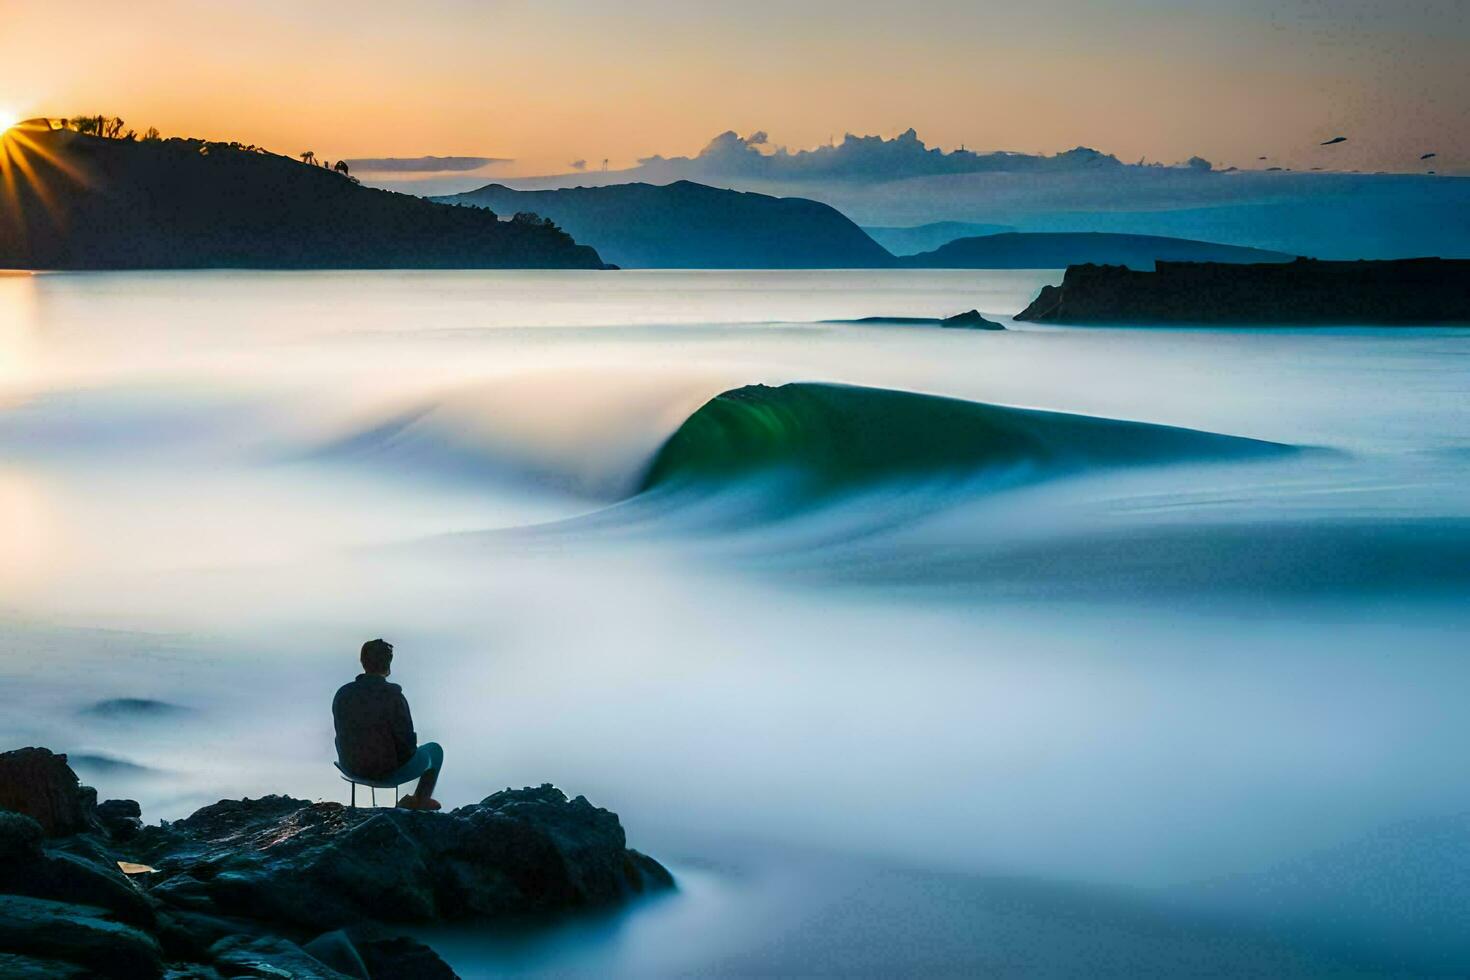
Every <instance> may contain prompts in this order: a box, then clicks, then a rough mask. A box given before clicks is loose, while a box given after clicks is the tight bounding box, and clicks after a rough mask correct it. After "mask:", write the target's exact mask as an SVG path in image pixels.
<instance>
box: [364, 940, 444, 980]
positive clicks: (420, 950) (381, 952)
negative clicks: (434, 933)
mask: <svg viewBox="0 0 1470 980" xmlns="http://www.w3.org/2000/svg"><path fill="white" fill-rule="evenodd" d="M356 945H357V951H358V953H360V954H361V955H362V960H363V962H364V963H365V964H366V965H367V971H368V976H370V977H371V978H372V980H459V974H457V973H455V972H454V970H452V969H450V967H449V964H448V963H445V962H444V961H443V960H442V959H440V958H439V954H438V953H436V952H434V951H433V950H432V949H430V948H429V947H427V946H425V945H424V944H423V943H421V942H419V941H418V940H416V939H409V938H408V937H406V936H398V937H395V938H392V939H365V940H358V941H357V943H356Z"/></svg>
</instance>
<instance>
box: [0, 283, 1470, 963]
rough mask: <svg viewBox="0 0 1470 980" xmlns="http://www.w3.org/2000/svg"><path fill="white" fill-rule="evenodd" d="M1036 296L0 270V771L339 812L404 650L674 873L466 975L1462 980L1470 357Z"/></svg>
mask: <svg viewBox="0 0 1470 980" xmlns="http://www.w3.org/2000/svg"><path fill="white" fill-rule="evenodd" d="M1058 281H1060V272H1059V271H1056V270H1040V271H1022V272H1011V271H1006V272H973V271H953V272H951V271H936V272H920V271H900V272H885V271H853V272H728V273H726V272H662V271H658V272H655V271H649V272H616V273H594V272H586V273H584V272H437V271H435V272H400V273H394V272H341V273H327V272H309V273H274V272H271V273H267V272H177V273H115V274H43V275H34V276H32V275H6V276H0V678H3V688H0V690H3V692H4V694H3V707H4V710H3V712H0V746H3V747H5V748H9V747H18V746H21V745H45V746H48V747H50V748H52V749H55V750H57V751H65V752H68V753H70V755H71V758H72V762H73V765H74V766H75V768H76V769H77V770H78V772H79V773H80V775H81V776H82V777H83V780H84V781H85V782H87V783H89V784H90V785H94V786H96V787H97V788H98V791H99V795H100V796H101V798H104V799H106V798H113V797H127V798H133V799H137V800H139V801H140V802H141V803H142V805H143V810H144V816H145V819H147V820H150V821H153V820H158V819H175V818H178V817H181V816H184V815H187V814H188V813H190V812H192V811H193V810H194V809H196V808H197V807H199V806H202V805H204V804H206V803H210V802H213V801H214V800H217V799H220V798H222V797H240V796H245V795H248V796H259V795H263V794H266V793H273V792H275V793H290V794H292V795H295V796H300V797H304V798H308V799H327V800H341V801H344V802H345V800H346V797H347V788H346V786H345V784H343V783H341V782H340V781H339V780H338V779H337V777H336V773H335V771H334V770H333V769H332V767H331V760H332V757H333V753H332V747H331V741H332V733H331V717H330V710H329V707H330V701H331V696H332V693H333V691H334V690H335V689H336V687H337V686H338V685H339V684H341V683H343V682H345V681H346V680H349V679H351V677H352V676H353V675H354V674H355V673H356V672H357V665H356V653H357V648H358V646H359V645H360V644H361V643H362V641H363V640H365V639H369V638H372V637H376V636H383V637H386V638H388V639H390V640H391V641H392V642H393V643H394V644H395V645H396V648H397V657H396V659H395V663H394V672H393V680H394V681H396V682H398V683H400V684H402V685H403V686H404V689H405V692H406V693H407V695H408V697H409V699H410V701H411V703H412V705H413V708H414V714H415V721H416V724H417V728H418V731H419V733H420V737H421V738H425V739H430V738H432V739H434V740H436V741H439V742H440V743H442V744H443V745H444V746H445V749H446V756H447V761H446V766H445V772H444V776H443V779H442V781H441V783H440V790H439V793H438V796H439V798H440V799H441V800H443V801H444V803H445V805H446V806H455V805H461V804H465V803H470V802H475V801H478V800H479V799H481V798H482V797H484V796H486V795H488V794H489V793H490V792H492V791H494V790H497V789H501V788H504V787H506V786H522V785H537V784H540V783H543V782H553V783H555V784H556V785H558V786H560V787H561V788H562V789H563V790H565V791H566V792H567V793H568V794H569V795H573V796H575V795H577V794H584V795H586V796H587V797H588V798H589V799H590V800H592V801H593V802H594V803H596V804H598V805H600V806H605V807H607V808H609V809H611V810H614V811H616V812H617V813H618V814H619V815H620V816H621V818H622V821H623V824H624V827H625V828H626V830H627V832H628V838H629V843H630V845H631V846H633V847H636V848H638V849H640V850H643V851H645V852H647V853H650V854H652V855H653V856H655V857H657V858H659V859H660V860H662V861H664V862H665V863H666V864H668V865H669V867H670V868H671V870H673V872H674V873H675V875H676V877H677V878H678V880H679V883H680V888H679V890H678V891H677V892H676V893H674V894H672V895H668V896H664V897H660V898H657V899H652V900H649V901H647V902H645V903H642V904H640V905H636V906H634V907H632V908H630V909H627V910H624V911H621V912H619V913H617V914H615V915H611V916H599V917H595V918H587V919H574V920H569V921H565V922H558V923H552V924H542V925H538V926H536V927H524V926H522V927H516V928H508V927H507V928H493V929H492V928H490V927H488V926H486V927H474V928H461V929H455V930H452V931H446V930H430V931H429V932H427V933H426V936H427V937H428V938H429V939H430V941H431V942H432V943H433V945H434V946H435V947H436V948H437V949H439V950H440V951H441V953H443V954H444V955H445V956H446V958H447V959H449V960H450V962H451V963H452V964H453V965H454V966H455V968H456V969H457V970H458V971H459V972H460V973H461V974H462V975H463V976H465V977H467V978H468V977H500V976H568V975H571V976H627V977H647V976H673V975H679V976H687V975H702V976H752V975H767V976H769V975H814V974H828V975H857V974H869V975H887V976H891V975H897V974H905V973H906V974H912V975H923V976H944V975H974V974H977V973H992V974H1000V975H1066V974H1070V975H1078V974H1084V975H1099V974H1114V975H1139V974H1169V975H1179V974H1198V973H1204V972H1216V973H1256V974H1260V975H1272V976H1285V975H1303V976H1307V975H1317V974H1321V973H1325V972H1357V973H1364V972H1366V973H1373V972H1393V971H1397V972H1402V973H1425V972H1448V973H1463V972H1466V971H1470V938H1466V936H1465V932H1464V929H1463V922H1464V921H1465V916H1466V913H1467V912H1470V887H1467V884H1466V883H1467V882H1470V857H1467V854H1470V848H1466V847H1465V841H1466V839H1467V835H1470V780H1467V779H1466V778H1465V776H1464V764H1463V754H1464V753H1463V746H1464V745H1465V744H1466V739H1467V736H1470V712H1466V711H1465V709H1464V701H1465V691H1466V690H1467V689H1470V658H1467V657H1466V640H1465V638H1466V636H1467V626H1470V605H1467V603H1466V601H1465V596H1466V587H1467V584H1470V489H1467V487H1470V434H1467V433H1470V426H1467V420H1470V332H1466V331H1463V330H1455V329H1434V328H1422V329H1420V328H1393V329H1380V328H1365V327H1356V326H1354V325H1353V324H1350V323H1344V324H1342V325H1341V326H1340V327H1331V328H1313V329H1286V328H1280V329H1240V330H1229V329H1208V330H1206V329H1163V328H1137V329H1127V328H1107V329H1103V328H1067V327H1052V326H1048V327H1039V326H1036V325H1030V324H1015V323H1013V322H1012V321H1011V320H1010V315H1011V314H1014V313H1015V312H1016V311H1018V310H1020V309H1021V308H1022V307H1024V306H1025V305H1026V304H1027V303H1028V302H1029V301H1030V299H1031V298H1032V297H1033V296H1034V295H1035V293H1036V291H1037V290H1038V289H1039V288H1040V287H1041V285H1043V284H1046V283H1055V282H1058ZM971 308H978V309H979V310H980V311H981V312H983V313H985V314H987V315H988V316H991V317H993V318H995V319H998V320H1000V321H1001V322H1002V323H1004V324H1005V325H1006V327H1007V330H1006V331H1004V332H989V331H969V330H949V329H941V328H938V327H933V326H923V325H917V326H916V325H895V324H888V325H884V324H860V323H856V322H851V321H854V320H857V319H859V318H862V317H872V316H906V317H937V316H945V315H949V314H953V313H958V312H960V311H963V310H968V309H971ZM754 386H766V387H764V388H759V387H754ZM782 386H785V387H782ZM123 699H133V700H123Z"/></svg>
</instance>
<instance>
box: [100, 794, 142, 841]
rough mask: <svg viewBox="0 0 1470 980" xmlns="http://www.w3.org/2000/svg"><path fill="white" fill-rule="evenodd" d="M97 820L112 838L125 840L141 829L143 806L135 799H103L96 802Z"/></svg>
mask: <svg viewBox="0 0 1470 980" xmlns="http://www.w3.org/2000/svg"><path fill="white" fill-rule="evenodd" d="M97 822H98V823H99V824H100V825H101V826H102V829H103V830H105V831H107V833H108V835H109V836H111V837H112V839H113V840H127V839H128V838H130V837H133V836H134V835H136V834H137V833H138V831H140V830H142V829H143V808H142V807H140V806H139V805H138V803H137V801H136V800H104V801H103V802H101V803H98V804H97Z"/></svg>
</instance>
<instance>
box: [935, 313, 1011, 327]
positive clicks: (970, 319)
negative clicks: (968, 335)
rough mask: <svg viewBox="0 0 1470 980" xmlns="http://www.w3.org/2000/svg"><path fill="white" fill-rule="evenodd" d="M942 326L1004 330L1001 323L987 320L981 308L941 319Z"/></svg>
mask: <svg viewBox="0 0 1470 980" xmlns="http://www.w3.org/2000/svg"><path fill="white" fill-rule="evenodd" d="M939 325H940V326H941V327H959V328H961V329H964V330H1004V329H1005V327H1003V326H1002V325H1001V324H999V323H996V322H995V321H994V320H987V319H985V317H984V316H982V315H981V313H980V311H979V310H966V311H965V312H964V313H956V314H955V315H954V316H947V317H945V318H944V319H942V320H940V321H939Z"/></svg>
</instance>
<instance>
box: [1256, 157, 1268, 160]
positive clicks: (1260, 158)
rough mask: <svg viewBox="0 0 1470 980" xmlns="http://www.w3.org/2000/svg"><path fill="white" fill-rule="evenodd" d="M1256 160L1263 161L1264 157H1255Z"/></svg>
mask: <svg viewBox="0 0 1470 980" xmlns="http://www.w3.org/2000/svg"><path fill="white" fill-rule="evenodd" d="M1256 159H1257V160H1264V159H1266V158H1265V157H1256Z"/></svg>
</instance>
